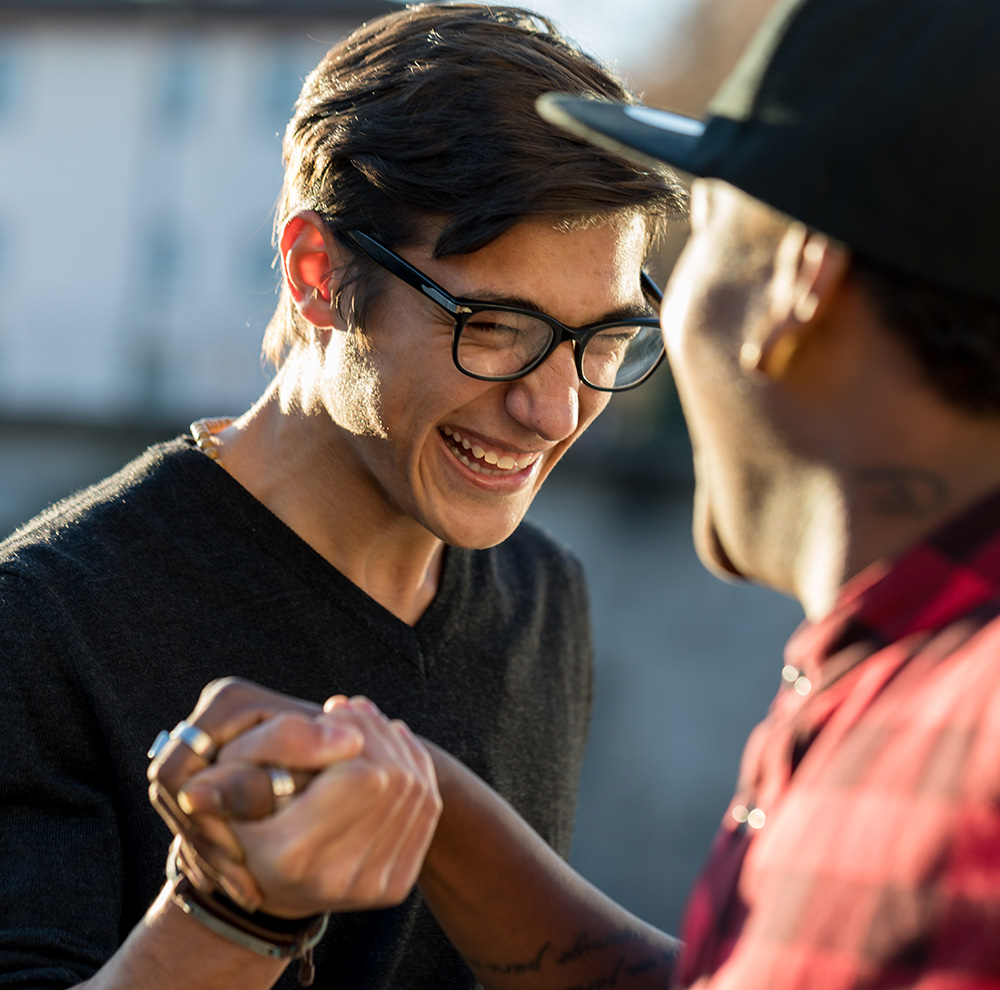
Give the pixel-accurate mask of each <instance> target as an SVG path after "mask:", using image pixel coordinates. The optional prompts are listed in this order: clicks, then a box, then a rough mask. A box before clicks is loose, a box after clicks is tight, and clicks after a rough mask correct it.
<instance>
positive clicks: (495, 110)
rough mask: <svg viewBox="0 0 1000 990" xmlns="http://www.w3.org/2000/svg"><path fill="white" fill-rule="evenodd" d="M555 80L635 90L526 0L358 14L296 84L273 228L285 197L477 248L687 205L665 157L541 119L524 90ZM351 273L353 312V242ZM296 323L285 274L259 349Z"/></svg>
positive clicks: (573, 87)
mask: <svg viewBox="0 0 1000 990" xmlns="http://www.w3.org/2000/svg"><path fill="white" fill-rule="evenodd" d="M550 90H560V91H565V92H573V93H577V94H580V95H592V96H595V97H598V98H609V99H617V100H626V101H629V102H635V99H636V98H635V96H634V95H633V94H632V93H631V92H629V91H628V90H627V89H626V88H625V86H624V84H623V83H622V82H621V81H620V80H618V79H617V78H615V77H614V76H613V75H612V74H611V73H609V72H608V70H606V69H605V68H603V67H602V66H601V65H599V64H598V63H597V62H596V61H594V60H593V59H592V58H590V57H589V56H587V55H585V54H584V53H582V52H581V51H579V50H578V49H577V48H576V47H575V46H573V45H572V44H570V43H569V42H568V41H566V40H565V39H564V38H562V37H561V36H560V35H559V34H558V32H557V31H556V30H555V28H554V27H553V26H552V24H551V23H550V22H549V21H548V20H547V19H545V18H544V17H541V16H539V15H537V14H534V13H531V12H529V11H525V10H520V9H517V8H513V7H493V6H489V7H487V6H481V5H478V4H465V3H463V4H455V5H429V4H422V5H418V6H414V7H408V8H405V9H403V10H400V11H398V12H395V13H392V14H388V15H386V16H385V17H381V18H378V19H376V20H373V21H371V22H370V23H368V24H365V25H363V26H362V27H360V28H358V30H356V31H355V32H354V33H353V34H351V35H350V36H349V37H348V38H346V39H345V40H344V41H343V42H341V43H340V44H339V45H336V46H335V47H334V48H332V49H331V50H330V51H329V52H328V53H327V55H326V56H325V57H324V59H323V60H322V62H320V64H319V65H318V66H317V67H316V69H315V70H314V71H313V72H312V73H311V74H310V75H309V77H308V78H307V79H306V81H305V84H304V85H303V87H302V92H301V94H300V96H299V99H298V101H297V103H296V106H295V114H294V116H293V117H292V119H291V121H290V122H289V124H288V128H287V130H286V132H285V141H284V163H285V180H284V185H283V187H282V192H281V197H280V199H279V202H278V207H277V214H276V217H275V230H276V232H280V230H281V228H282V226H283V225H284V223H285V222H286V220H287V219H288V217H289V216H291V215H293V214H294V213H295V212H297V211H299V210H303V209H313V210H316V211H317V212H318V213H319V214H320V215H321V216H323V217H324V219H325V220H326V222H327V223H328V224H329V226H330V228H331V230H332V231H333V232H334V233H337V232H338V231H342V230H351V229H355V228H357V229H360V230H362V231H364V232H365V233H368V234H370V235H371V236H373V237H375V238H376V239H378V240H380V241H382V242H383V243H385V244H387V245H389V246H392V247H400V246H406V245H407V244H412V243H414V242H416V241H417V240H419V239H420V237H421V236H426V235H427V230H428V225H429V224H430V223H434V224H436V225H437V227H436V228H435V229H439V231H440V232H439V234H438V237H437V240H436V243H435V248H434V250H435V254H436V256H438V257H444V256H447V255H454V254H464V253H469V252H472V251H476V250H477V249H479V248H481V247H483V246H484V245H486V244H488V243H489V242H490V241H492V240H493V239H494V238H496V237H498V236H500V235H501V234H503V233H504V232H505V231H506V230H508V229H509V228H510V227H512V226H513V225H514V224H516V223H517V222H518V221H519V220H523V219H526V218H529V217H534V216H541V215H551V216H552V217H553V218H554V219H555V220H557V221H559V222H562V223H565V224H567V225H570V226H573V225H576V224H581V225H583V224H586V223H588V222H593V221H600V220H604V219H610V218H611V217H613V216H617V215H622V214H638V215H642V216H644V217H645V218H646V221H647V230H648V232H649V237H650V240H652V239H653V238H654V237H655V236H656V235H658V234H659V233H660V231H661V230H662V227H663V224H664V223H665V221H666V218H667V217H669V216H672V215H677V214H679V213H681V212H683V208H684V203H685V193H684V190H683V188H682V187H681V186H680V184H679V183H678V182H677V180H676V179H674V177H673V176H672V175H671V174H670V173H669V172H668V171H667V170H665V169H664V170H663V171H658V170H655V169H651V168H646V167H644V166H639V165H635V164H632V163H630V162H628V161H626V160H625V159H623V158H619V157H618V156H616V155H613V154H610V153H608V152H604V151H600V150H597V149H595V148H593V147H592V146H590V145H589V144H585V143H583V142H581V141H578V140H577V139H575V138H572V137H569V136H567V135H565V134H563V133H561V132H560V131H558V130H557V129H556V128H554V127H551V126H550V125H549V124H546V123H545V122H544V121H543V120H542V119H541V118H540V117H539V116H538V115H537V114H536V113H535V110H534V101H535V99H536V98H537V97H538V96H539V95H540V94H542V93H545V92H548V91H550ZM345 247H348V249H349V248H350V246H349V245H346V244H345ZM347 275H348V278H347V279H345V282H344V283H342V284H348V283H349V284H351V286H352V299H351V310H352V312H351V318H352V319H353V320H354V321H356V322H360V321H362V320H363V318H364V314H365V312H366V311H367V310H368V309H369V308H370V306H371V303H372V302H373V299H374V297H375V294H376V289H377V286H378V284H379V283H378V276H377V270H376V269H374V266H373V265H372V264H371V263H370V262H368V261H367V259H364V258H360V257H356V258H355V261H354V262H353V263H352V265H351V268H350V270H349V272H348V273H347ZM340 303H341V300H338V305H339V304H340ZM302 339H306V333H305V328H304V327H303V326H301V325H300V318H299V317H298V313H297V312H296V311H295V308H294V306H292V305H291V302H290V299H289V298H288V295H287V291H286V290H284V289H283V290H282V300H281V302H280V303H279V306H278V309H277V311H276V312H275V315H274V317H273V319H272V321H271V324H270V325H269V327H268V329H267V333H266V335H265V337H264V354H265V357H267V358H268V359H269V360H271V361H272V362H274V363H275V364H278V363H280V361H281V360H282V358H283V356H284V354H285V353H286V352H287V350H288V348H289V347H291V346H292V345H294V344H295V343H296V342H297V341H298V340H302Z"/></svg>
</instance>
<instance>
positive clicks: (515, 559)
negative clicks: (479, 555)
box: [486, 519, 584, 582]
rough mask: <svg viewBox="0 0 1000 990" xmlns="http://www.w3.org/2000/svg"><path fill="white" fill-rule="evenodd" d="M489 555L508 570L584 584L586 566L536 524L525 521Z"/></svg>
mask: <svg viewBox="0 0 1000 990" xmlns="http://www.w3.org/2000/svg"><path fill="white" fill-rule="evenodd" d="M486 552H487V553H492V554H494V555H495V557H496V559H497V560H499V561H501V562H503V563H504V564H505V565H506V566H509V567H514V568H527V569H531V570H540V571H545V572H547V573H549V574H553V575H558V576H560V577H562V578H565V579H568V580H572V581H580V582H582V581H583V580H584V575H583V564H581V563H580V560H579V558H578V557H577V556H576V554H575V553H573V551H572V550H571V549H570V548H569V547H568V546H567V545H566V544H565V543H562V542H561V541H559V540H557V539H556V538H555V537H554V536H552V535H551V534H550V533H549V532H548V531H547V530H545V529H543V528H542V527H541V526H539V525H538V524H537V523H534V522H531V521H530V520H528V519H525V520H523V521H522V522H521V524H520V526H518V527H517V529H516V530H514V532H513V533H512V534H511V535H510V536H509V537H508V538H507V539H506V540H505V541H504V542H503V543H501V544H499V545H498V546H495V547H493V548H492V550H490V551H486Z"/></svg>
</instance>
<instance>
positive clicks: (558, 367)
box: [507, 340, 586, 443]
mask: <svg viewBox="0 0 1000 990" xmlns="http://www.w3.org/2000/svg"><path fill="white" fill-rule="evenodd" d="M581 388H586V386H585V385H583V384H582V383H581V382H580V376H579V375H578V374H577V371H576V363H575V361H574V359H573V343H572V341H569V340H567V341H565V342H563V343H562V344H560V345H559V346H558V347H557V348H556V349H555V350H554V351H553V352H552V353H551V354H550V355H549V356H548V357H547V358H546V359H545V360H544V361H543V362H542V363H541V364H540V365H539V366H538V367H537V368H535V369H534V371H532V372H530V373H529V374H527V375H525V376H524V377H523V378H518V379H517V380H516V381H513V382H511V383H510V386H509V388H508V389H507V412H508V413H510V415H511V416H513V417H514V419H516V420H517V421H518V422H519V423H522V424H523V425H524V426H526V427H528V429H530V430H531V431H532V432H533V433H536V434H538V436H540V437H542V438H543V439H544V440H548V441H549V442H550V443H556V442H558V441H560V440H565V439H566V438H567V437H569V436H572V434H573V433H575V432H576V429H577V427H578V426H579V424H580V389H581Z"/></svg>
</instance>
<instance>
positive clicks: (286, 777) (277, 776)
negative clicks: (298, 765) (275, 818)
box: [264, 765, 295, 811]
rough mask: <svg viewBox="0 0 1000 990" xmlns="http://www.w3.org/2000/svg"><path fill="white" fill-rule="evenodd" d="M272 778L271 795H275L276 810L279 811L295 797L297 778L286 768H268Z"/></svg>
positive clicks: (268, 773)
mask: <svg viewBox="0 0 1000 990" xmlns="http://www.w3.org/2000/svg"><path fill="white" fill-rule="evenodd" d="M264 769H265V770H267V775H268V777H270V778H271V793H272V794H273V795H274V810H275V811H279V810H280V809H281V808H283V807H284V806H285V805H286V804H288V802H289V801H291V800H292V798H293V797H294V796H295V778H294V777H293V776H292V774H291V771H290V770H288V769H286V768H285V767H276V766H273V765H272V766H267V767H265V768H264Z"/></svg>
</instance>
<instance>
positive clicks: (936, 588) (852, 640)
mask: <svg viewBox="0 0 1000 990" xmlns="http://www.w3.org/2000/svg"><path fill="white" fill-rule="evenodd" d="M998 591H1000V491H997V492H994V493H993V494H991V495H990V496H989V497H988V498H986V499H984V500H983V501H981V502H979V503H977V504H976V505H974V506H973V507H972V508H971V509H969V510H968V511H966V512H964V513H962V514H961V515H959V516H957V517H956V518H954V519H953V520H951V521H950V522H948V523H946V524H945V525H944V526H942V527H941V528H940V529H938V530H935V531H934V532H933V533H932V534H931V535H930V536H929V537H927V538H926V539H925V540H923V541H921V542H920V543H918V544H917V545H916V546H914V547H912V548H911V549H910V550H908V551H906V552H905V553H904V554H903V555H902V556H901V557H899V558H897V559H896V560H895V561H893V560H879V561H876V562H875V563H873V564H871V565H870V566H869V567H867V568H865V570H863V571H862V572H861V573H860V574H858V575H856V576H855V577H854V578H852V579H851V580H850V581H848V582H847V583H846V584H845V585H844V587H843V588H842V589H841V592H840V595H839V596H838V598H837V604H836V605H835V606H834V608H833V610H832V611H831V612H830V613H829V615H827V616H826V617H825V618H823V619H820V620H818V621H816V622H805V623H803V624H802V625H801V626H800V627H799V628H798V629H797V630H796V632H795V633H794V635H793V636H792V638H791V639H790V640H789V642H788V646H787V647H786V650H785V661H786V663H788V664H791V665H792V666H794V667H796V668H797V669H799V670H802V671H804V672H805V673H806V675H807V676H808V677H809V678H810V679H811V680H813V682H814V683H820V682H821V681H826V682H829V680H830V679H831V677H830V675H831V674H832V673H833V672H832V671H830V670H828V669H825V668H826V667H827V666H828V665H829V662H830V660H831V658H833V657H837V663H836V666H837V667H838V668H840V667H842V666H843V667H845V668H846V667H847V666H853V665H854V664H855V663H857V662H858V661H859V660H861V659H864V657H865V656H868V655H870V654H871V653H872V652H874V651H875V650H876V649H879V648H880V647H882V646H884V645H886V644H888V643H891V642H895V641H896V640H899V639H901V638H902V637H904V636H907V635H909V634H911V633H916V632H929V631H932V630H936V629H940V628H942V627H944V626H946V625H948V624H949V623H950V622H953V621H954V620H955V619H957V618H959V617H960V616H962V615H965V614H966V613H968V612H970V611H971V610H973V609H975V608H978V607H979V606H981V605H983V604H984V603H985V602H987V601H989V600H991V599H995V598H997V596H998ZM841 672H842V671H841V670H840V669H838V670H837V672H836V675H838V676H839V673H841Z"/></svg>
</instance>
